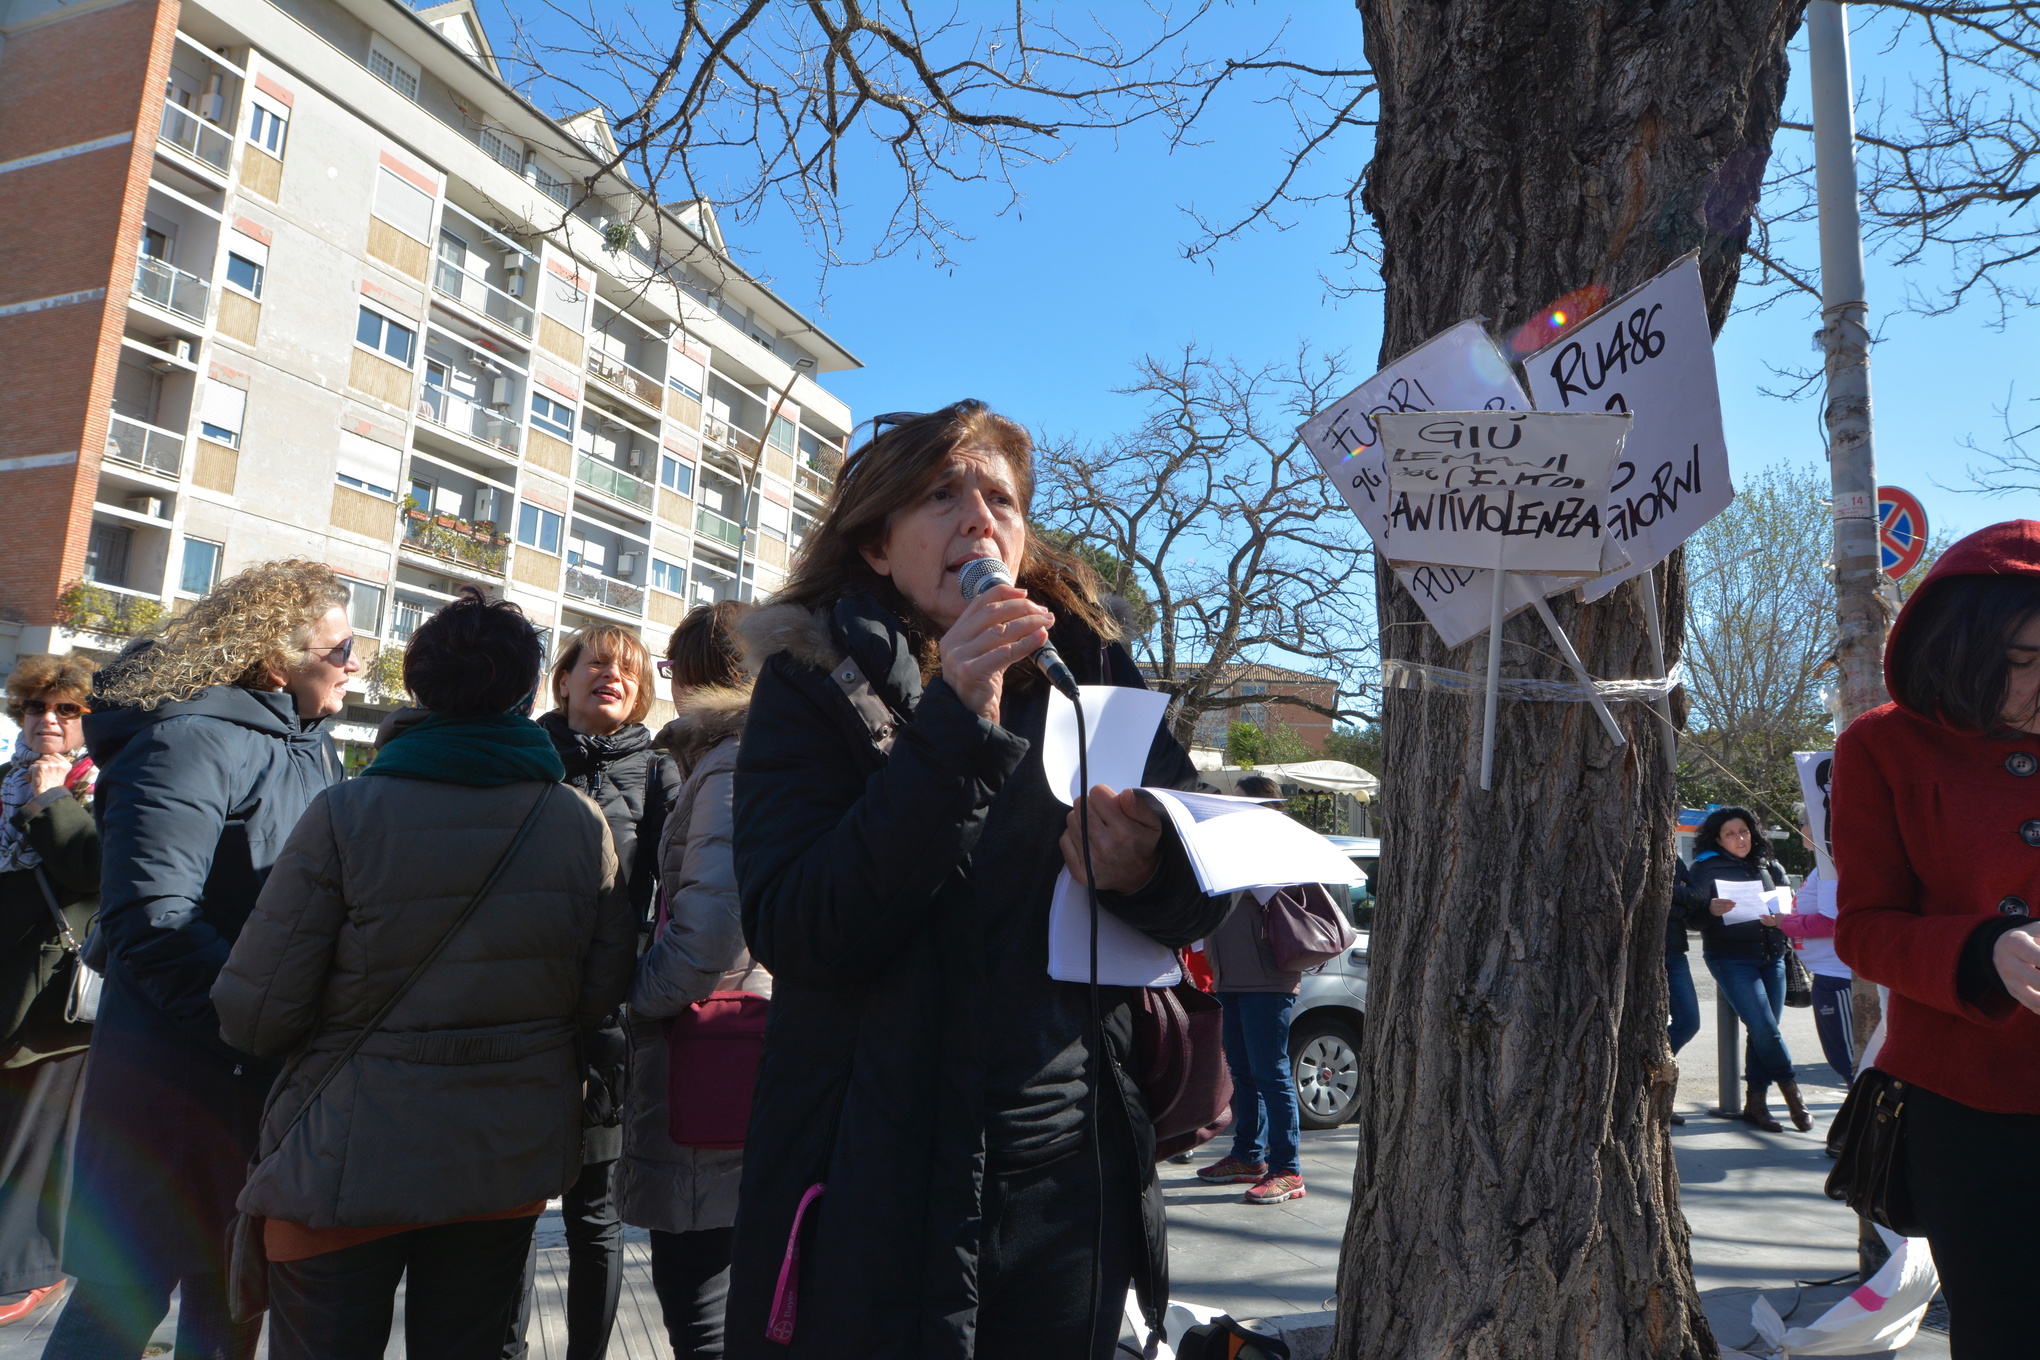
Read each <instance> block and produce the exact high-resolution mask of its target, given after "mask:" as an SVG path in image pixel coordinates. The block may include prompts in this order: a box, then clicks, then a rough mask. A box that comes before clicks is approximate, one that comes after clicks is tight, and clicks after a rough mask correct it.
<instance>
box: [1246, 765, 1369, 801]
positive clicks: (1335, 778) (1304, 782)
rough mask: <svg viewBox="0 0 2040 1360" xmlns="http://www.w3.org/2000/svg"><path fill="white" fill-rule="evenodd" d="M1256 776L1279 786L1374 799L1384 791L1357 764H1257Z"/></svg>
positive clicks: (1255, 768)
mask: <svg viewBox="0 0 2040 1360" xmlns="http://www.w3.org/2000/svg"><path fill="white" fill-rule="evenodd" d="M1253 772H1254V773H1255V774H1264V775H1267V776H1268V777H1269V778H1270V779H1272V780H1274V781H1275V782H1276V783H1278V784H1296V785H1299V786H1300V787H1302V788H1306V789H1322V790H1323V791H1324V792H1326V793H1350V794H1352V795H1353V796H1354V797H1356V798H1360V799H1363V800H1364V799H1368V798H1372V797H1373V796H1374V795H1375V794H1376V793H1379V792H1380V791H1381V781H1380V780H1379V779H1376V778H1375V777H1374V776H1373V775H1371V774H1369V773H1367V771H1365V770H1363V769H1361V768H1360V767H1359V766H1358V765H1348V764H1347V763H1346V762H1345V761H1343V760H1303V761H1298V762H1297V763H1296V764H1294V765H1256V766H1255V767H1254V771H1253Z"/></svg>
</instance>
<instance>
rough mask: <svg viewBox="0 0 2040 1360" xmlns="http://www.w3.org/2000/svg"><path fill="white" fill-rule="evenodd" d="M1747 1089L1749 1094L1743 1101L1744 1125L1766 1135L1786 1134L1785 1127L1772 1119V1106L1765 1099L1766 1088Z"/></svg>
mask: <svg viewBox="0 0 2040 1360" xmlns="http://www.w3.org/2000/svg"><path fill="white" fill-rule="evenodd" d="M1746 1089H1747V1090H1748V1092H1749V1094H1748V1095H1747V1096H1745V1097H1744V1099H1743V1107H1742V1117H1743V1123H1745V1124H1748V1125H1749V1126H1750V1127H1751V1128H1753V1129H1762V1130H1763V1131H1764V1132H1765V1133H1783V1132H1785V1126H1784V1125H1783V1124H1780V1123H1779V1122H1778V1121H1777V1120H1775V1119H1773V1118H1771V1106H1770V1103H1769V1102H1768V1101H1766V1100H1765V1099H1764V1088H1763V1087H1761V1086H1751V1087H1748V1088H1746Z"/></svg>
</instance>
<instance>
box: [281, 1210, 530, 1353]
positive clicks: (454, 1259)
mask: <svg viewBox="0 0 2040 1360" xmlns="http://www.w3.org/2000/svg"><path fill="white" fill-rule="evenodd" d="M537 1222H538V1220H537V1218H535V1217H533V1218H494V1219H483V1220H481V1221H479V1222H468V1223H440V1224H436V1225H434V1226H432V1227H428V1228H413V1229H411V1230H410V1231H409V1232H401V1233H396V1234H394V1235H392V1236H390V1237H378V1238H376V1239H374V1240H373V1241H369V1242H360V1243H357V1244H355V1245H354V1246H351V1247H342V1248H341V1249H340V1250H339V1251H329V1252H326V1253H325V1254H323V1255H320V1256H310V1257H306V1258H305V1259H304V1260H302V1261H272V1262H270V1263H269V1353H270V1355H271V1356H273V1357H275V1360H381V1357H382V1356H383V1354H384V1353H385V1352H386V1351H387V1349H388V1347H389V1340H390V1319H391V1316H392V1314H393V1313H394V1312H395V1308H396V1296H397V1282H398V1281H399V1280H402V1281H403V1287H404V1351H405V1354H407V1355H416V1356H421V1357H422V1356H428V1355H429V1356H431V1357H433V1360H495V1357H496V1356H497V1355H499V1354H500V1353H501V1352H502V1349H503V1333H504V1330H505V1328H507V1327H508V1326H509V1325H510V1318H511V1316H512V1315H513V1314H515V1313H516V1311H517V1287H518V1285H519V1283H520V1282H521V1281H522V1279H523V1276H524V1254H525V1250H526V1248H527V1247H528V1246H529V1244H530V1242H531V1232H532V1228H533V1227H534V1226H536V1224H537Z"/></svg>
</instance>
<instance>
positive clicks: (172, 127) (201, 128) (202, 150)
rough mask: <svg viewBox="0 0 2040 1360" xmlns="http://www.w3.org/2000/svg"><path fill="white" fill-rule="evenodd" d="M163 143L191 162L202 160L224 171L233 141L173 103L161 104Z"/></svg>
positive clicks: (230, 156)
mask: <svg viewBox="0 0 2040 1360" xmlns="http://www.w3.org/2000/svg"><path fill="white" fill-rule="evenodd" d="M162 140H164V141H166V142H168V143H170V145H172V146H174V147H176V148H177V149H178V150H179V151H182V152H183V153H184V154H185V155H187V156H190V157H191V158H192V159H193V160H200V161H204V162H205V163H206V164H207V165H210V166H211V167H212V168H213V169H215V170H220V171H224V170H225V169H226V168H227V162H228V161H229V160H231V159H232V158H233V153H234V143H233V139H232V138H230V137H228V136H227V134H226V133H224V132H221V131H220V130H219V129H218V128H216V127H214V126H213V125H212V124H210V123H208V122H206V121H205V120H204V119H202V118H200V117H198V116H197V115H196V114H194V113H192V112H191V110H189V109H183V108H179V107H178V106H177V105H175V104H169V103H166V104H164V105H163V137H162Z"/></svg>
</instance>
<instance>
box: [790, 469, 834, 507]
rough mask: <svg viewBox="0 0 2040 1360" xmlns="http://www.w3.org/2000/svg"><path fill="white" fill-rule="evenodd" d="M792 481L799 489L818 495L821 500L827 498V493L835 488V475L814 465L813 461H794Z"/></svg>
mask: <svg viewBox="0 0 2040 1360" xmlns="http://www.w3.org/2000/svg"><path fill="white" fill-rule="evenodd" d="M793 483H794V485H795V486H798V487H799V488H800V489H801V490H803V491H806V492H809V493H811V494H813V495H815V496H817V497H820V498H821V499H822V500H827V499H828V498H829V493H830V492H831V491H833V490H835V489H836V479H835V477H834V476H832V475H831V474H830V473H829V472H827V471H825V470H824V469H822V468H818V467H816V466H815V465H814V464H813V463H795V464H794V465H793Z"/></svg>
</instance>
